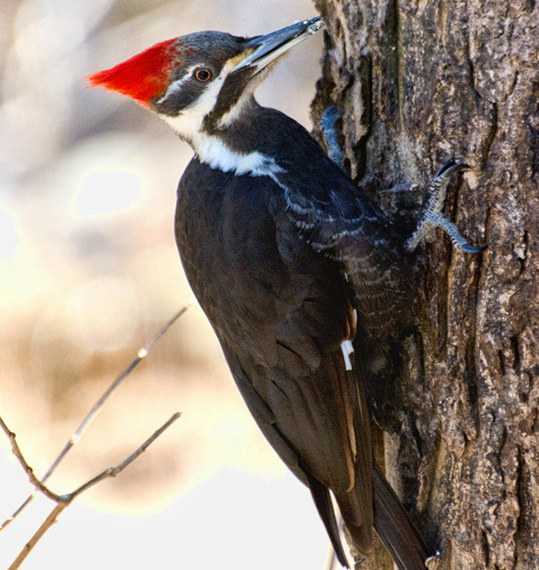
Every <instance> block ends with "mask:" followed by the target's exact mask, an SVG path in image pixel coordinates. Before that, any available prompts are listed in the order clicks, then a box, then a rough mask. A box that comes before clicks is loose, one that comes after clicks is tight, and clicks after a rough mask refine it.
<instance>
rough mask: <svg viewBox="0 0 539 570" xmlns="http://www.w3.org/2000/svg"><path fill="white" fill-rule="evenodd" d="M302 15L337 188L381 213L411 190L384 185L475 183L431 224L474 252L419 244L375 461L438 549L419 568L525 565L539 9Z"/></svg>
mask: <svg viewBox="0 0 539 570" xmlns="http://www.w3.org/2000/svg"><path fill="white" fill-rule="evenodd" d="M316 5H317V8H318V9H319V11H320V13H321V14H322V16H323V17H324V18H325V20H326V23H327V32H326V52H325V58H324V68H323V71H324V77H323V79H322V80H321V81H320V83H319V85H318V94H317V98H316V99H315V101H314V103H313V117H314V119H315V120H318V119H319V118H320V115H321V113H322V111H323V109H324V108H326V107H327V106H329V105H331V104H337V105H338V107H339V110H340V112H341V115H342V118H343V121H342V134H343V141H342V142H343V145H344V148H345V155H346V167H347V168H348V169H349V170H350V173H351V174H352V176H353V177H354V178H355V179H357V182H358V184H360V185H361V186H362V187H363V188H364V189H365V191H366V192H368V193H369V194H370V195H371V197H373V199H374V200H375V201H377V202H378V203H379V204H381V205H382V207H384V209H386V210H388V209H390V210H391V207H392V202H400V204H401V206H402V204H406V203H409V202H410V199H409V198H410V197H411V196H412V194H413V192H410V191H409V192H402V191H399V192H388V190H390V189H391V188H392V187H395V186H397V187H399V186H398V185H399V184H401V183H408V184H409V183H418V184H419V187H420V188H425V187H426V185H427V184H428V182H429V180H430V179H432V177H433V175H434V173H435V171H436V170H437V169H438V167H440V166H441V165H442V164H443V163H444V162H446V161H448V160H450V159H455V160H457V161H463V162H466V163H467V164H469V165H470V166H471V167H472V169H473V174H469V175H467V176H465V177H464V180H462V181H461V183H460V185H453V186H452V190H451V191H450V193H449V195H448V199H447V201H446V210H445V212H446V214H447V215H449V217H450V218H451V219H452V220H453V221H455V223H456V224H457V226H458V227H459V229H460V231H461V233H462V234H463V235H465V236H466V237H467V239H468V241H469V243H472V244H474V245H485V244H487V245H488V247H487V249H486V251H484V252H483V253H481V254H466V253H463V252H461V251H459V250H456V249H453V248H452V246H451V243H450V241H449V240H448V238H447V237H443V238H441V236H440V235H438V236H437V237H438V240H437V241H434V242H433V243H428V244H426V245H425V246H424V253H423V255H424V257H425V259H426V262H425V263H426V270H425V274H424V279H423V282H422V290H421V291H418V296H420V298H421V299H422V301H423V305H424V307H425V314H424V315H422V316H421V315H418V316H417V319H416V327H415V328H414V330H413V332H410V333H409V334H408V335H407V336H406V337H405V338H404V339H403V342H402V351H403V354H404V355H405V359H404V361H403V367H402V371H401V374H400V376H399V378H398V379H396V380H395V384H394V385H393V386H392V391H391V398H390V399H389V400H388V401H386V402H383V403H381V404H380V405H379V406H377V408H378V409H380V410H383V412H382V413H379V414H378V415H377V416H376V420H377V422H378V424H379V425H380V426H381V427H382V429H383V430H384V433H383V435H380V434H377V437H376V438H375V441H377V442H378V445H377V456H378V457H379V458H380V457H381V458H382V459H385V470H386V475H387V477H388V479H389V480H390V481H391V483H392V484H393V485H394V487H395V489H396V491H397V492H398V493H399V494H400V496H401V498H402V500H403V502H404V505H405V506H406V508H407V509H408V510H409V511H410V513H411V516H412V517H413V518H415V519H416V521H417V523H418V526H419V528H420V530H421V532H422V534H423V536H424V538H425V540H426V542H427V544H428V546H429V548H430V549H431V550H432V552H433V553H436V552H437V554H436V555H435V557H434V558H433V559H432V560H431V561H430V562H429V567H430V568H436V569H440V570H441V569H450V568H451V569H452V568H458V569H459V570H468V569H469V570H477V569H480V568H495V569H499V570H502V569H510V568H511V569H519V570H523V569H527V570H532V569H533V570H536V569H537V568H539V520H538V509H539V478H538V475H537V474H538V473H539V443H538V438H537V433H538V432H539V425H538V421H537V416H538V403H539V279H538V239H537V238H538V235H537V234H538V228H539V189H538V187H539V103H538V99H539V4H536V2H535V0H518V1H515V2H509V1H507V0H505V1H499V2H494V1H492V0H490V1H489V0H468V1H462V2H451V1H449V0H439V1H437V2H435V1H431V0H416V1H414V2H397V1H387V0H379V1H378V2H375V1H369V0H364V1H363V0H316ZM401 188H402V187H401ZM388 196H389V197H390V198H392V200H388V199H387V197H388ZM419 199H420V200H421V196H420V197H419ZM405 213H406V212H405ZM391 215H394V217H395V219H396V223H399V224H407V223H409V222H408V221H407V220H408V218H407V217H406V216H405V215H403V214H402V213H401V214H399V215H396V216H395V212H393V211H392V212H391ZM386 565H387V562H385V563H384V562H382V561H380V562H379V564H378V565H376V563H374V565H373V568H381V567H384V568H385V567H387V566H386Z"/></svg>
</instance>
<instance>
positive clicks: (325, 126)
mask: <svg viewBox="0 0 539 570" xmlns="http://www.w3.org/2000/svg"><path fill="white" fill-rule="evenodd" d="M340 116H341V115H340V113H339V109H338V107H337V105H330V106H329V107H328V108H327V109H326V110H325V111H324V114H323V115H322V118H321V119H320V122H319V123H318V124H319V125H320V128H321V129H322V130H323V131H327V130H329V129H332V128H333V125H334V124H335V121H336V120H337V119H338V118H339V117H340Z"/></svg>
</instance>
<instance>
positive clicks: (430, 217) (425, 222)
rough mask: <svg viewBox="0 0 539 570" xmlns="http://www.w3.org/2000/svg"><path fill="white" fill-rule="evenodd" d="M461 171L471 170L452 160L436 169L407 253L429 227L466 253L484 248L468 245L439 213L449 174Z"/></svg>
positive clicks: (453, 226)
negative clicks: (439, 229)
mask: <svg viewBox="0 0 539 570" xmlns="http://www.w3.org/2000/svg"><path fill="white" fill-rule="evenodd" d="M462 170H471V168H470V166H468V165H467V164H466V163H464V162H455V161H454V160H450V161H449V162H446V163H445V164H444V165H443V166H442V167H441V168H440V169H438V172H437V173H436V176H435V177H434V179H433V180H432V182H431V184H430V187H429V190H430V192H431V195H430V198H429V203H428V206H427V210H426V211H425V214H424V215H423V217H422V219H421V221H420V222H419V224H418V225H417V228H416V230H415V232H414V233H413V234H412V236H411V237H410V239H409V240H408V241H407V242H406V248H407V249H408V250H409V251H413V250H414V249H415V248H416V247H417V246H418V245H419V243H420V241H421V240H422V239H423V238H424V237H425V235H426V233H427V232H428V229H429V227H438V228H441V229H442V230H443V231H445V232H446V233H447V234H448V235H449V237H450V239H451V242H452V243H453V245H454V246H455V247H457V248H458V249H461V250H462V251H465V252H467V253H479V252H481V251H483V250H484V249H485V247H486V246H485V247H475V246H473V245H469V244H468V242H467V241H466V240H465V239H464V238H463V237H462V236H461V235H460V233H459V231H458V228H457V226H455V224H453V223H452V222H450V221H449V220H448V219H447V218H445V217H444V216H443V215H442V213H441V212H442V209H443V206H444V201H445V196H446V191H447V187H448V185H449V180H450V177H451V174H453V173H454V172H459V171H462Z"/></svg>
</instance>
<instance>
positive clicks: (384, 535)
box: [372, 467, 428, 570]
mask: <svg viewBox="0 0 539 570" xmlns="http://www.w3.org/2000/svg"><path fill="white" fill-rule="evenodd" d="M372 475H373V481H372V482H373V490H374V494H373V500H374V529H375V530H376V532H377V534H378V536H379V537H380V538H381V540H382V542H383V543H384V546H385V547H386V548H387V549H388V550H389V552H390V554H391V556H392V557H393V560H394V561H395V564H396V565H397V566H398V568H399V570H425V560H426V559H427V557H428V554H427V549H426V547H425V545H424V543H423V540H422V539H421V536H420V535H419V532H418V531H417V529H416V528H415V526H414V525H413V523H412V521H411V520H410V518H409V517H408V515H407V514H406V511H405V510H404V507H403V506H402V504H401V502H400V501H399V499H398V497H397V495H395V492H394V491H393V489H392V488H391V487H390V485H389V483H388V482H387V481H386V479H385V477H384V476H383V475H382V474H381V473H380V471H379V470H378V468H377V467H374V468H373V473H372Z"/></svg>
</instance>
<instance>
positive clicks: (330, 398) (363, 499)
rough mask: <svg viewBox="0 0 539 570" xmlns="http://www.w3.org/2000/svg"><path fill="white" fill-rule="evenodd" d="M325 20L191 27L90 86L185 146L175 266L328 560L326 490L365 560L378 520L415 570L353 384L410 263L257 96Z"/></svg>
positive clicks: (294, 129) (403, 296)
mask: <svg viewBox="0 0 539 570" xmlns="http://www.w3.org/2000/svg"><path fill="white" fill-rule="evenodd" d="M323 25H324V22H323V20H322V19H321V18H313V19H311V20H306V21H303V22H297V23H295V24H293V25H291V26H288V27H286V28H283V29H281V30H278V31H275V32H272V33H270V34H267V35H264V36H256V37H252V38H243V37H236V36H232V35H230V34H227V33H221V32H214V31H211V32H200V33H194V34H189V35H186V36H182V37H179V38H175V39H172V40H168V41H165V42H162V43H159V44H157V45H155V46H153V47H151V48H149V49H147V50H146V51H144V52H142V53H140V54H138V55H135V56H134V57H132V58H131V59H129V60H127V61H125V62H123V63H120V64H118V65H116V66H115V67H113V68H111V69H108V70H105V71H101V72H98V73H95V74H93V75H91V76H90V77H89V78H88V79H89V82H90V84H91V85H92V86H98V87H102V88H105V89H108V90H111V91H115V92H119V93H121V94H123V95H126V96H128V97H131V98H132V99H134V100H135V101H137V102H138V103H140V104H141V105H143V106H144V107H146V108H147V109H149V110H151V111H153V112H154V113H156V114H157V115H158V116H159V117H161V118H162V119H163V120H165V121H166V122H167V123H168V124H169V125H170V126H171V127H172V128H173V129H174V131H175V132H176V134H177V135H178V136H179V137H180V139H182V140H184V141H186V142H187V143H188V144H189V145H190V146H191V147H192V149H193V151H194V153H195V155H194V157H193V159H192V160H191V162H190V164H189V165H188V166H187V169H186V170H185V172H184V174H183V176H182V178H181V180H180V183H179V186H178V195H177V209H176V217H175V234H176V241H177V245H178V249H179V252H180V256H181V260H182V263H183V267H184V270H185V273H186V275H187V278H188V280H189V282H190V284H191V287H192V289H193V291H194V293H195V295H196V297H197V298H198V301H199V302H200V305H201V307H202V309H203V310H204V312H205V313H206V315H207V317H208V319H209V321H210V322H211V324H212V326H213V328H214V330H215V333H216V335H217V337H218V339H219V341H220V343H221V346H222V349H223V352H224V355H225V357H226V360H227V362H228V365H229V367H230V370H231V372H232V375H233V377H234V379H235V382H236V384H237V386H238V388H239V390H240V392H241V394H242V396H243V398H244V400H245V402H246V404H247V406H248V408H249V410H250V412H251V413H252V415H253V416H254V418H255V420H256V421H257V423H258V425H259V427H260V429H261V430H262V432H263V434H264V435H265V437H266V438H267V439H268V441H269V442H270V444H271V445H272V446H273V448H274V449H275V451H276V452H277V453H278V455H279V456H280V457H281V459H282V460H283V461H284V462H285V463H286V465H287V466H288V467H289V468H290V469H291V470H292V472H293V473H294V474H295V475H296V476H297V477H298V479H300V481H302V482H303V483H304V484H305V485H307V486H308V487H309V489H310V492H311V494H312V497H313V500H314V503H315V505H316V508H317V510H318V512H319V514H320V516H321V519H322V521H323V523H324V525H325V527H326V530H327V532H328V535H329V537H330V540H331V542H332V545H333V547H334V550H335V553H336V555H337V557H338V559H339V561H340V563H341V564H342V565H343V566H346V567H348V561H347V558H346V555H345V553H344V550H343V546H342V544H341V540H340V536H339V527H338V523H337V519H336V515H335V510H334V505H333V502H332V498H331V494H332V495H333V496H334V498H335V500H336V503H337V505H338V507H339V510H340V513H341V516H342V518H343V520H344V523H345V525H346V528H347V530H348V536H349V540H350V541H351V543H352V544H353V546H354V547H355V549H356V550H357V551H359V552H360V553H363V554H366V555H368V553H369V552H371V550H372V528H373V524H374V527H375V529H376V531H377V532H378V534H379V535H380V537H381V538H382V540H383V541H384V543H385V544H386V546H387V547H388V548H389V550H390V552H391V554H392V555H393V557H394V559H395V562H396V563H397V565H398V566H399V568H401V569H405V570H420V569H424V568H425V566H424V560H425V559H426V553H425V548H424V546H423V544H422V542H421V539H420V537H419V536H418V535H417V532H416V531H415V529H414V528H413V526H412V525H411V523H410V521H409V520H408V518H407V516H406V513H405V512H404V510H403V508H402V507H401V505H400V503H399V502H398V499H397V498H396V496H395V494H394V493H393V492H392V490H391V488H390V487H389V485H388V483H387V482H386V481H385V479H384V478H383V476H382V475H381V474H380V472H379V471H378V470H377V468H375V467H373V465H374V463H373V454H372V446H371V433H370V420H369V413H368V409H367V403H366V397H365V388H364V382H365V380H366V379H368V378H369V375H371V374H376V373H377V371H379V370H380V369H381V368H383V367H384V366H385V359H386V356H387V355H386V351H385V348H384V342H385V340H384V339H385V338H386V337H387V336H388V329H390V328H391V327H392V326H393V324H394V323H396V322H397V321H398V319H399V317H400V315H402V314H403V312H404V310H405V308H406V306H407V305H408V304H409V299H410V295H409V289H410V286H411V285H410V284H411V282H412V281H413V279H412V277H411V272H412V260H411V257H410V255H409V254H408V253H407V252H406V250H405V248H404V245H403V242H402V239H401V238H400V236H398V235H397V233H396V232H395V231H394V229H393V227H392V224H391V223H390V221H389V220H388V219H387V218H386V217H385V216H384V215H383V213H382V212H381V211H380V210H379V209H378V208H377V207H376V206H375V205H374V204H372V203H371V202H370V201H369V200H368V199H367V197H366V196H364V195H363V194H362V193H361V192H360V191H359V190H358V189H357V188H356V186H355V185H354V184H353V182H352V180H351V179H350V178H349V177H348V176H347V174H346V173H345V172H344V171H343V170H342V169H341V168H340V167H339V166H338V165H337V164H335V163H334V162H333V161H332V160H330V158H328V156H327V154H326V153H325V152H324V150H323V149H322V147H321V146H320V145H319V143H318V142H317V141H316V140H315V139H314V138H313V137H312V136H311V135H310V134H309V133H308V132H307V131H306V130H305V129H304V128H303V127H302V126H300V125H299V124H298V123H297V122H295V121H294V120H293V119H291V118H290V117H288V116H286V115H284V114H283V113H281V112H279V111H277V110H274V109H270V108H265V107H262V106H260V105H259V104H258V103H257V101H256V100H255V97H254V91H255V89H256V87H257V86H258V85H259V84H260V83H261V82H262V81H263V80H264V79H265V78H266V76H267V75H268V74H269V71H270V70H271V69H272V67H273V65H274V64H275V63H276V62H277V61H278V60H279V59H280V58H281V56H283V55H284V54H285V53H286V52H287V51H288V50H290V48H292V47H293V46H295V45H297V44H299V43H300V42H302V41H303V40H305V39H306V38H308V37H309V36H310V35H311V34H313V33H315V32H316V31H317V30H319V29H320V28H321V27H322V26H323Z"/></svg>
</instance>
